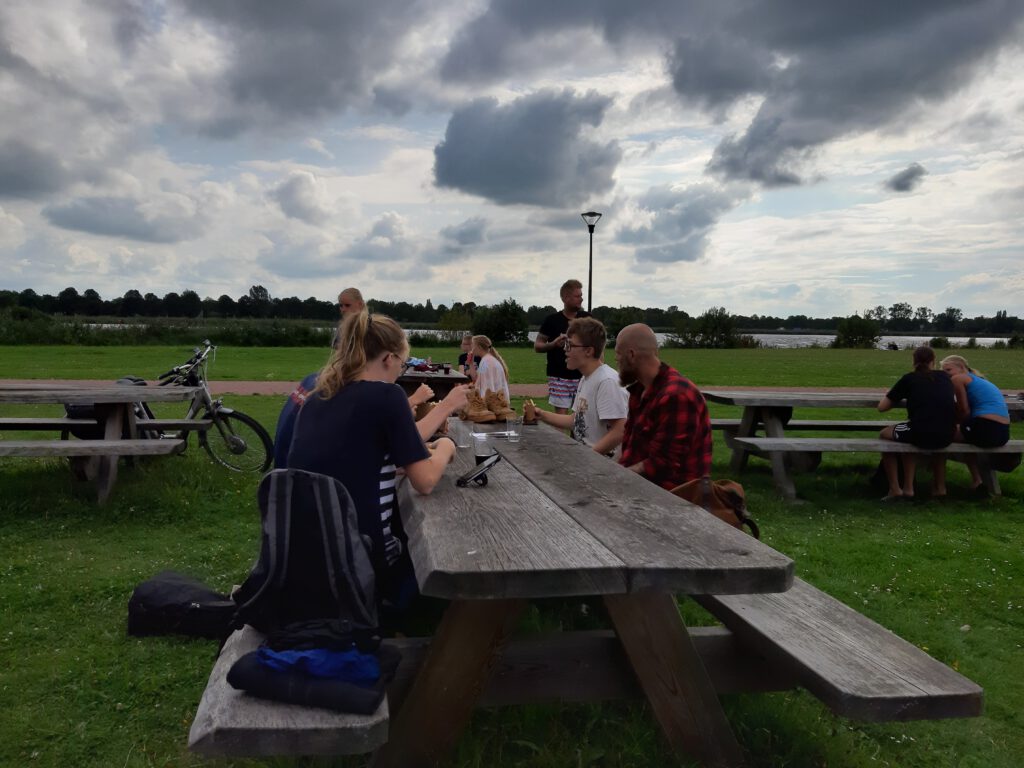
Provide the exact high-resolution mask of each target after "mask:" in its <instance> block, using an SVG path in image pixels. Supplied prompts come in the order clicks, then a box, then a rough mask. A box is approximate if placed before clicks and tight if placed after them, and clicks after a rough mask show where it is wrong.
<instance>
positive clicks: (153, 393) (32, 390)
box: [0, 381, 198, 504]
mask: <svg viewBox="0 0 1024 768" xmlns="http://www.w3.org/2000/svg"><path fill="white" fill-rule="evenodd" d="M197 391H198V390H197V389H196V388H195V387H137V386H132V385H122V384H109V385H102V386H97V385H94V384H80V383H77V382H74V381H67V382H60V383H58V384H54V383H49V382H48V383H40V384H38V385H33V384H23V383H22V384H18V385H15V386H0V404H2V405H37V404H56V405H90V406H93V408H94V423H93V424H76V423H75V420H73V419H67V418H20V417H5V418H0V432H3V431H7V430H11V431H14V430H17V431H26V430H32V431H60V432H62V433H63V437H64V438H66V437H67V430H69V429H70V428H71V427H77V426H95V427H96V430H97V434H99V435H101V438H100V439H98V440H67V439H61V440H9V439H4V440H2V441H0V456H22V457H33V456H37V457H41V456H66V457H68V458H69V459H71V460H72V466H73V468H75V469H76V471H77V473H78V474H80V475H82V476H84V477H86V478H87V479H91V480H92V481H93V482H94V483H95V485H96V492H97V498H98V500H99V502H100V503H101V504H102V503H103V502H105V501H106V500H107V499H108V498H109V497H110V493H111V491H112V490H113V487H114V483H115V482H116V480H117V464H118V460H119V458H120V457H121V456H153V455H159V454H168V453H175V452H178V451H180V450H181V449H182V448H184V442H183V441H182V440H148V439H138V426H137V424H136V420H135V414H134V410H133V404H134V403H138V402H147V403H172V402H183V401H188V400H191V399H192V398H193V397H194V396H195V394H196V392H197Z"/></svg>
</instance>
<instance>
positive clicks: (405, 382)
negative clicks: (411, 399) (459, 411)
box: [398, 366, 469, 400]
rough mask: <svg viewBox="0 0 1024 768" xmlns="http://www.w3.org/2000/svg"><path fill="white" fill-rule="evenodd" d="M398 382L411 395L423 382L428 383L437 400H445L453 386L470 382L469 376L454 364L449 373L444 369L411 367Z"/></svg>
mask: <svg viewBox="0 0 1024 768" xmlns="http://www.w3.org/2000/svg"><path fill="white" fill-rule="evenodd" d="M398 384H399V386H401V387H402V389H403V390H405V394H407V395H411V394H412V393H413V392H415V391H416V390H417V389H418V388H419V386H420V385H421V384H426V385H427V386H429V387H430V388H431V389H432V390H434V398H435V399H436V400H444V398H445V396H446V395H447V394H448V393H449V392H451V391H452V388H453V387H456V386H458V385H459V384H469V376H467V375H466V374H464V373H459V372H458V371H457V370H455V367H454V366H453V367H452V369H451V371H450V372H449V373H445V372H444V371H414V370H412V369H409V370H408V371H407V372H405V373H403V374H402V375H401V376H399V377H398Z"/></svg>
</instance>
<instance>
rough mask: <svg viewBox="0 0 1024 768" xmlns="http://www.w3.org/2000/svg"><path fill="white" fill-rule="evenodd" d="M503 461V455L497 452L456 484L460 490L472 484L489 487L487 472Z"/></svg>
mask: <svg viewBox="0 0 1024 768" xmlns="http://www.w3.org/2000/svg"><path fill="white" fill-rule="evenodd" d="M499 461H501V454H500V453H498V452H497V451H495V452H494V453H492V454H491V455H490V456H488V457H487V458H486V459H484V460H483V461H482V462H481V463H480V464H477V465H476V466H475V467H473V468H472V469H471V470H469V472H467V473H466V474H464V475H463V476H462V477H460V478H458V479H457V480H456V481H455V484H456V485H457V486H459V488H465V487H466V486H468V485H469V484H470V483H476V484H477V485H487V471H488V470H489V469H490V468H491V467H493V466H494V465H495V464H497V463H498V462H499Z"/></svg>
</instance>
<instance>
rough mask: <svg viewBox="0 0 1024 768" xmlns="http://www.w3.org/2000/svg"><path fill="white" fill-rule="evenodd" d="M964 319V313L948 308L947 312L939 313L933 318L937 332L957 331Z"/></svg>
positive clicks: (954, 308)
mask: <svg viewBox="0 0 1024 768" xmlns="http://www.w3.org/2000/svg"><path fill="white" fill-rule="evenodd" d="M963 317H964V313H963V312H961V311H960V310H959V309H957V308H956V307H946V309H945V311H943V312H939V313H938V314H937V315H935V317H934V318H932V323H933V324H934V325H935V328H936V329H937V330H940V331H955V330H956V327H957V325H959V324H960V321H961V320H963Z"/></svg>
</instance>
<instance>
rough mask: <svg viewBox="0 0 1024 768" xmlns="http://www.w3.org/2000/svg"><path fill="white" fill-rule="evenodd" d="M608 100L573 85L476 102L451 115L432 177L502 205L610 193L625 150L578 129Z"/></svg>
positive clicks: (570, 201)
mask: <svg viewBox="0 0 1024 768" xmlns="http://www.w3.org/2000/svg"><path fill="white" fill-rule="evenodd" d="M609 104H610V100H609V99H607V98H606V97H604V96H599V95H598V94H596V93H593V92H590V93H587V94H584V95H582V96H578V95H576V93H575V92H573V91H572V90H569V89H566V90H564V91H560V92H558V91H541V92H538V93H535V94H531V95H529V96H524V97H522V98H520V99H517V100H516V101H513V102H511V103H509V104H499V103H498V101H497V100H496V99H476V100H474V101H472V102H470V103H469V104H467V105H466V106H464V107H462V108H460V109H457V110H456V111H455V112H454V114H453V115H452V117H451V119H450V120H449V122H448V128H447V130H446V131H445V138H444V141H442V142H441V143H440V144H438V145H437V147H436V148H435V149H434V177H435V182H436V184H437V185H438V186H439V187H449V188H453V189H459V190H461V191H463V192H467V193H469V194H473V195H479V196H480V197H484V198H487V199H489V200H492V201H493V202H495V203H498V204H500V205H511V204H516V203H522V204H526V205H559V206H564V205H576V204H579V203H581V202H583V201H584V200H587V199H589V198H590V197H591V196H593V195H595V194H602V193H604V192H607V191H608V190H610V189H611V188H612V186H613V185H614V180H613V178H612V176H613V174H614V172H615V169H616V167H617V166H618V163H619V161H620V160H621V158H622V150H621V149H620V148H619V146H618V144H617V143H616V142H614V141H612V142H608V143H607V144H600V143H598V142H596V141H593V140H591V139H586V138H583V136H582V135H581V134H582V132H583V130H584V128H585V126H598V125H600V123H601V120H602V119H603V117H604V113H605V110H606V109H607V108H608V106H609Z"/></svg>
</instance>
